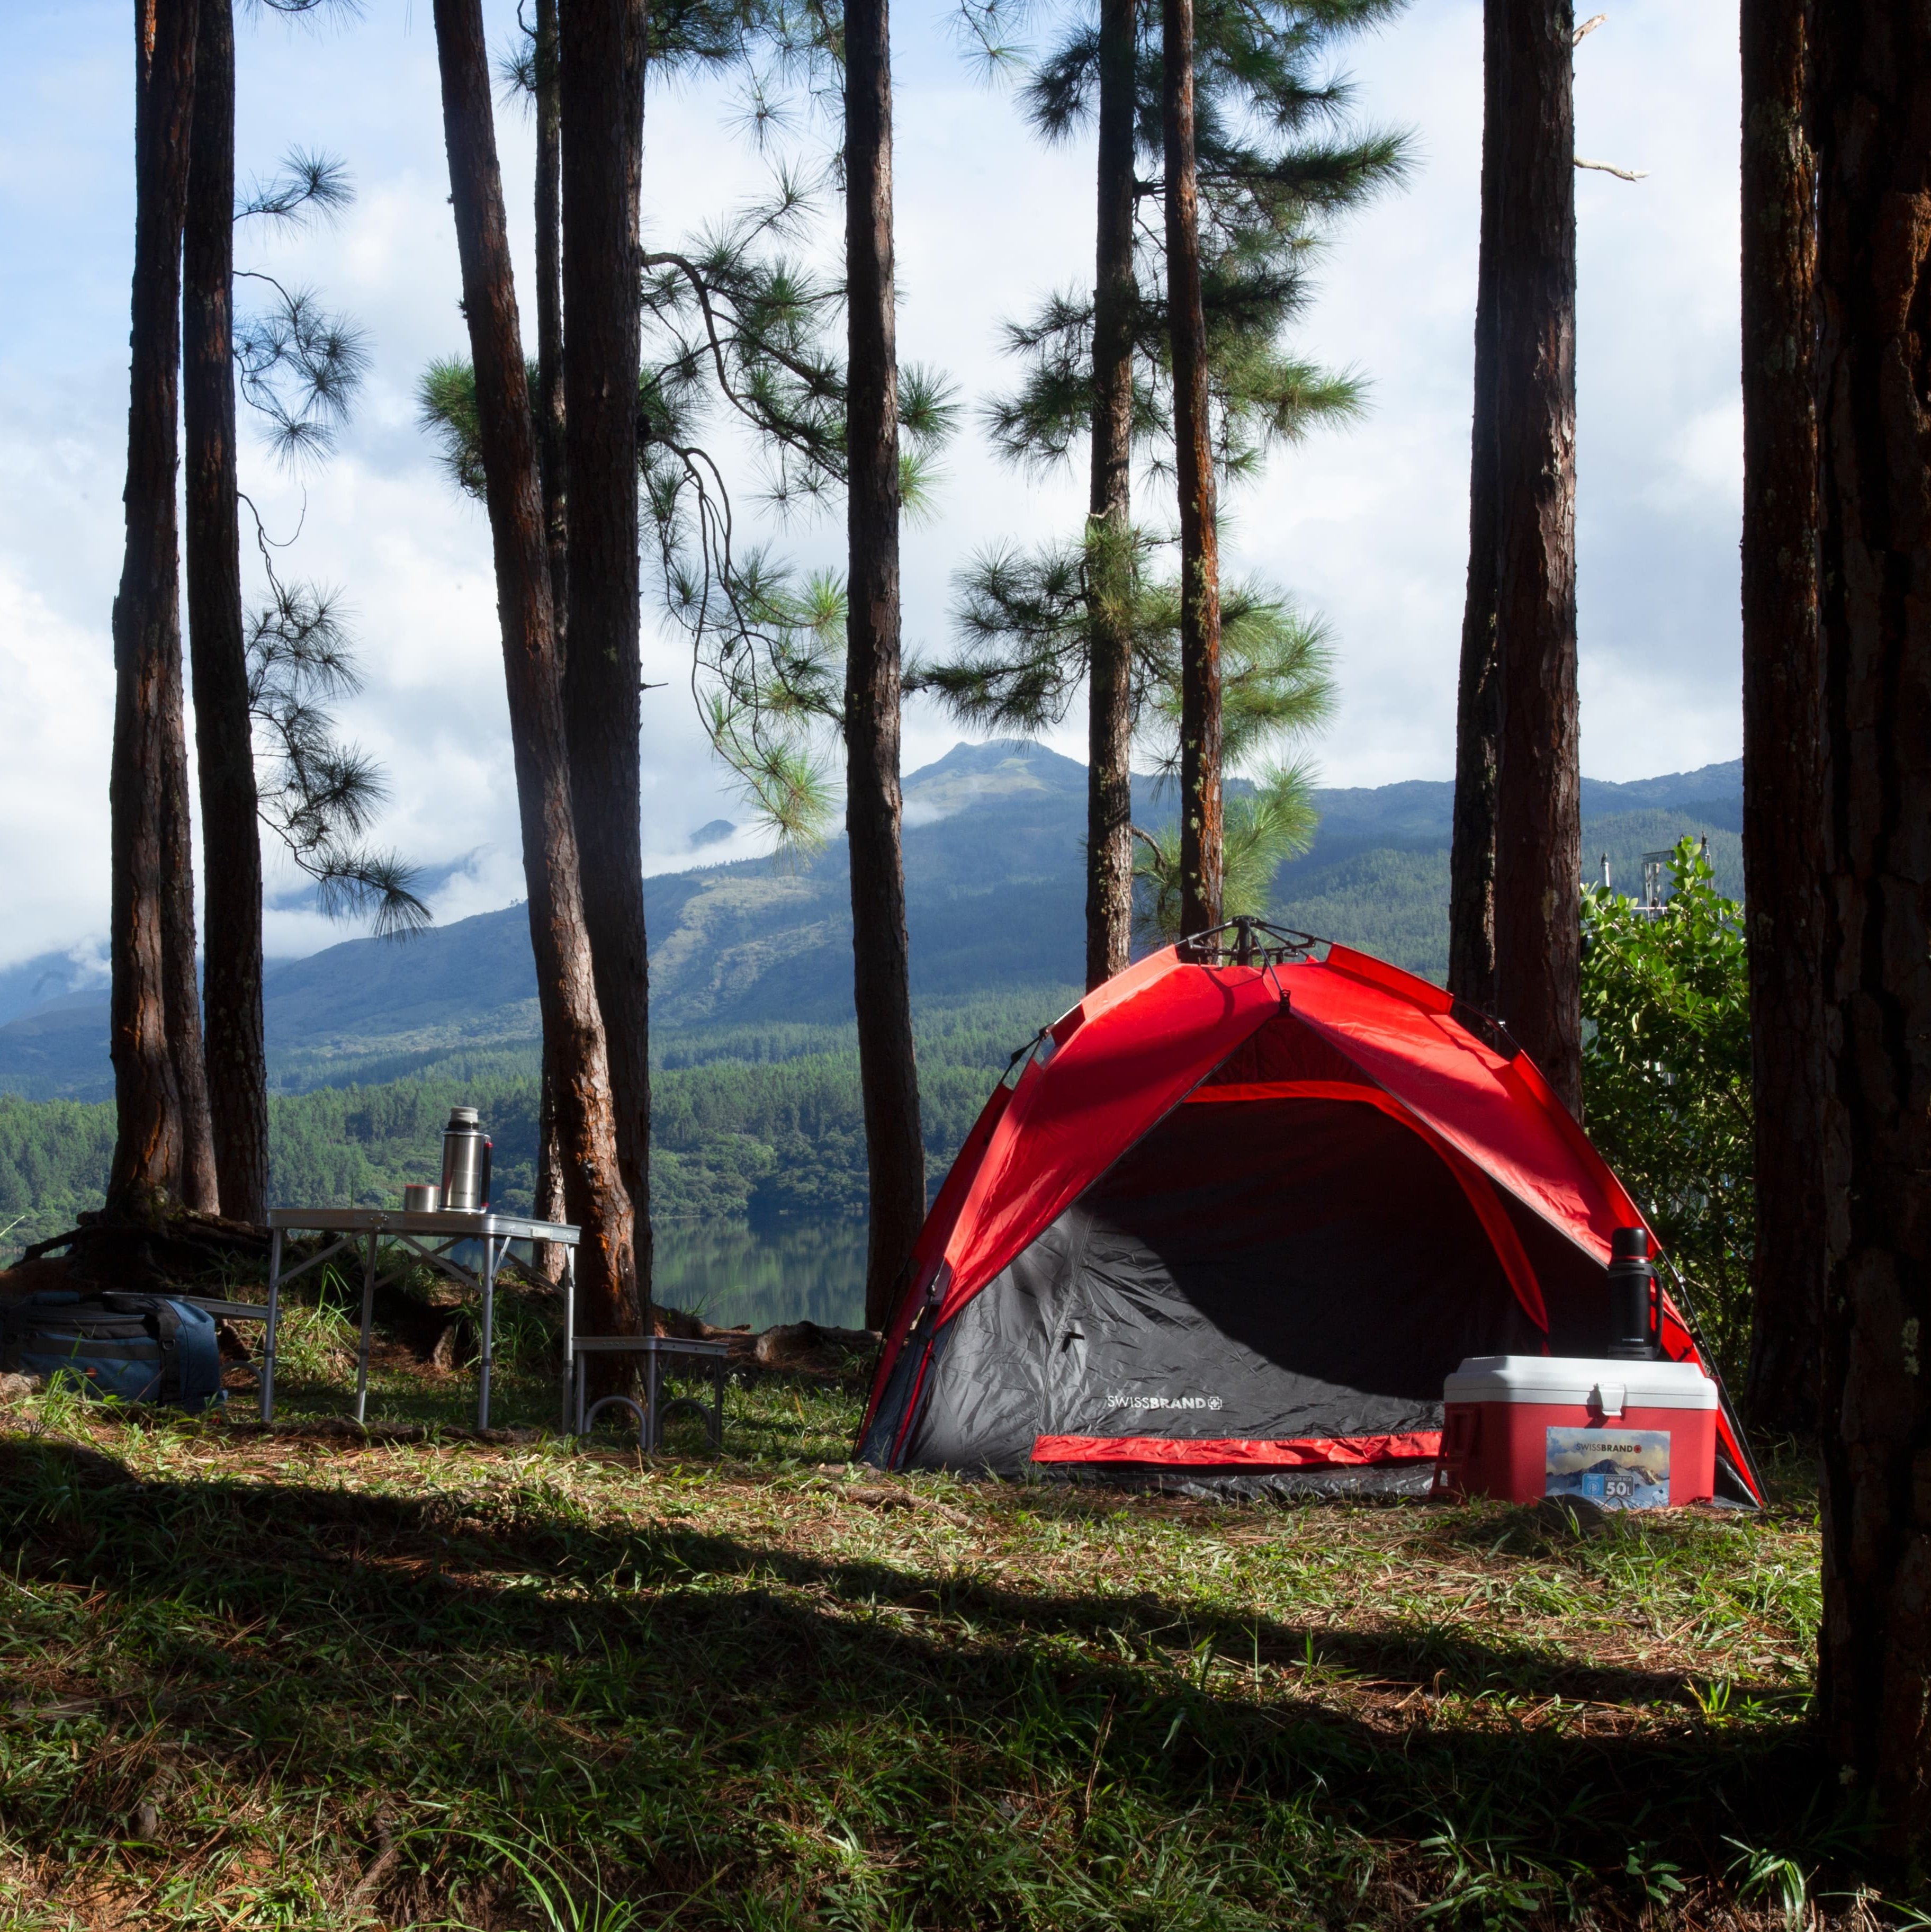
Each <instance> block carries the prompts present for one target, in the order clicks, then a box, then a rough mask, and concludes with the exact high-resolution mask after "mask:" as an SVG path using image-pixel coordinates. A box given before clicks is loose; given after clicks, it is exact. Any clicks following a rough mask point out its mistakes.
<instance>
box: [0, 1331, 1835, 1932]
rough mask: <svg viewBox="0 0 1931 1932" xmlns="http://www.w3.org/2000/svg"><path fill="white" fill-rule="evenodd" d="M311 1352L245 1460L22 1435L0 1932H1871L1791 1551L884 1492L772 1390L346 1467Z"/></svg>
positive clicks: (841, 1439)
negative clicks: (647, 1428)
mask: <svg viewBox="0 0 1931 1932" xmlns="http://www.w3.org/2000/svg"><path fill="white" fill-rule="evenodd" d="M339 1342H340V1337H339V1334H333V1333H330V1332H328V1328H327V1325H326V1324H324V1325H322V1327H321V1328H319V1329H318V1332H317V1334H316V1336H315V1337H313V1343H314V1346H313V1349H311V1350H310V1353H309V1355H307V1357H306V1358H304V1363H303V1365H302V1367H301V1370H300V1371H299V1372H297V1371H296V1370H295V1369H294V1368H293V1367H291V1368H290V1370H289V1379H288V1381H287V1382H286V1385H285V1394H286V1409H285V1411H284V1419H283V1420H279V1421H277V1425H276V1426H275V1427H274V1428H272V1429H270V1430H263V1429H262V1428H260V1427H259V1426H256V1425H253V1424H250V1423H249V1422H247V1421H245V1420H243V1419H242V1418H241V1416H240V1415H238V1416H237V1417H235V1418H232V1419H221V1418H215V1419H211V1420H208V1421H192V1420H185V1419H181V1418H164V1417H163V1416H161V1415H159V1414H156V1413H148V1414H141V1413H138V1412H126V1413H123V1414H121V1415H115V1414H113V1413H112V1412H107V1411H105V1410H103V1409H97V1408H92V1407H86V1406H82V1405H81V1404H79V1403H76V1402H75V1401H73V1400H70V1399H69V1398H67V1397H65V1396H64V1395H62V1394H60V1393H59V1392H58V1391H55V1392H54V1393H52V1394H49V1395H47V1396H44V1397H40V1398H38V1399H37V1400H35V1401H34V1402H33V1403H29V1404H28V1405H25V1406H22V1407H20V1408H16V1409H13V1410H6V1411H0V1553H4V1555H0V1604H4V1609H0V1674H4V1695H0V1902H4V1908H5V1909H4V1910H0V1924H5V1925H7V1926H9V1927H21V1928H40V1927H67V1926H88V1927H93V1926H118V1925H127V1926H136V1925H138V1926H140V1927H211V1928H212V1927H223V1928H252V1927H331V1928H334V1927H357V1926H376V1925H385V1926H403V1925H409V1926H424V1927H429V1926H447V1927H457V1926H463V1927H546V1928H547V1927H576V1928H589V1927H600V1928H602V1932H619V1928H622V1927H663V1926H673V1925H674V1926H677V1927H691V1928H701V1927H743V1928H746V1932H751V1928H760V1932H762V1928H774V1932H775V1928H778V1927H826V1928H829V1927H853V1928H858V1927H878V1928H889V1927H922V1928H923V1927H932V1928H946V1927H962V1928H963V1927H1006V1926H1018V1927H1036V1928H1040V1932H1047V1928H1052V1932H1061V1928H1063V1932H1108V1928H1116V1927H1117V1928H1121V1932H1125V1929H1126V1928H1134V1929H1135V1932H1138V1928H1146V1932H1154V1929H1155V1928H1159V1932H1168V1929H1169V1928H1180V1932H1187V1929H1189V1928H1196V1927H1198V1928H1202V1932H1205V1928H1210V1927H1215V1928H1218V1927H1226V1928H1236V1927H1243V1928H1244V1927H1256V1928H1258V1927H1299V1926H1307V1927H1315V1926H1320V1927H1342V1926H1346V1925H1355V1924H1361V1925H1373V1926H1390V1927H1417V1928H1420V1927H1478V1926H1497V1925H1503V1924H1517V1923H1535V1924H1555V1923H1558V1922H1567V1921H1571V1920H1574V1919H1579V1920H1580V1921H1582V1922H1586V1923H1593V1924H1602V1925H1605V1926H1609V1925H1618V1924H1629V1925H1636V1924H1650V1923H1654V1922H1657V1921H1664V1920H1667V1921H1670V1922H1672V1923H1683V1924H1700V1923H1703V1922H1706V1921H1721V1922H1723V1923H1724V1924H1732V1923H1742V1924H1762V1925H1764V1926H1766V1927H1768V1926H1771V1925H1774V1924H1777V1925H1780V1924H1785V1923H1786V1921H1788V1922H1790V1923H1792V1924H1795V1923H1798V1922H1799V1921H1802V1920H1804V1919H1805V1918H1806V1917H1807V1915H1810V1914H1811V1913H1813V1912H1815V1911H1816V1909H1817V1907H1818V1906H1819V1903H1820V1902H1821V1903H1822V1906H1823V1907H1824V1909H1825V1911H1826V1912H1828V1913H1831V1914H1839V1913H1843V1912H1846V1911H1847V1910H1852V1909H1855V1911H1857V1912H1863V1913H1864V1914H1866V1915H1867V1916H1866V1918H1865V1920H1864V1921H1863V1922H1870V1921H1869V1919H1868V1913H1869V1909H1870V1904H1871V1903H1872V1898H1871V1896H1870V1894H1863V1895H1861V1897H1859V1898H1858V1899H1857V1900H1855V1901H1850V1902H1847V1900H1846V1897H1839V1896H1834V1894H1849V1893H1850V1892H1852V1891H1855V1872H1856V1870H1857V1868H1858V1859H1857V1855H1856V1850H1855V1843H1854V1841H1853V1840H1852V1838H1850V1837H1849V1835H1847V1833H1846V1830H1845V1828H1844V1826H1843V1820H1840V1818H1839V1817H1837V1815H1836V1814H1834V1811H1832V1809H1831V1805H1830V1804H1829V1802H1828V1801H1827V1800H1826V1799H1822V1798H1819V1797H1818V1796H1816V1792H1815V1788H1814V1785H1813V1779H1812V1773H1811V1769H1810V1757H1809V1755H1808V1754H1807V1749H1806V1739H1805V1730H1804V1726H1805V1713H1806V1709H1807V1700H1808V1698H1809V1694H1810V1671H1811V1658H1812V1649H1813V1628H1814V1625H1815V1622H1816V1616H1817V1611H1818V1597H1817V1589H1818V1586H1817V1575H1816V1526H1815V1520H1814V1516H1813V1514H1812V1512H1811V1511H1810V1509H1809V1508H1808V1507H1807V1505H1786V1506H1785V1507H1783V1508H1780V1509H1779V1510H1778V1511H1775V1512H1774V1513H1773V1514H1771V1515H1770V1516H1768V1517H1766V1518H1763V1519H1759V1520H1744V1519H1740V1518H1738V1517H1729V1516H1723V1515H1720V1514H1717V1513H1714V1512H1711V1513H1703V1512H1680V1513H1675V1514H1671V1515H1669V1516H1667V1517H1648V1518H1644V1519H1641V1520H1627V1521H1624V1522H1617V1523H1612V1524H1611V1526H1609V1528H1608V1529H1607V1530H1606V1531H1605V1532H1603V1533H1602V1534H1600V1535H1597V1536H1595V1537H1594V1538H1588V1539H1582V1538H1576V1537H1573V1536H1570V1535H1566V1534H1561V1535H1558V1534H1557V1533H1555V1532H1553V1531H1552V1530H1551V1529H1549V1528H1548V1527H1546V1526H1544V1525H1543V1524H1542V1523H1540V1521H1539V1520H1538V1519H1537V1517H1535V1515H1534V1514H1533V1513H1532V1512H1528V1511H1520V1510H1515V1509H1510V1508H1504V1507H1500V1506H1495V1505H1471V1506H1462V1507H1456V1508H1419V1507H1417V1506H1414V1505H1405V1506H1389V1505H1366V1504H1355V1505H1320V1506H1304V1507H1285V1508H1284V1507H1279V1506H1264V1505H1241V1506H1222V1505H1215V1504H1211V1503H1204V1502H1193V1501H1189V1500H1186V1499H1181V1498H1177V1497H1171V1496H1169V1497H1151V1496H1132V1495H1129V1494H1125V1493H1119V1492H1116V1491H1112V1490H1090V1489H1069V1488H1066V1487H1060V1486H1057V1485H1000V1484H993V1485H976V1484H964V1483H961V1482H958V1481H953V1480H951V1479H949V1478H937V1477H918V1478H880V1477H878V1476H877V1475H875V1474H874V1473H873V1472H857V1473H856V1474H853V1473H851V1472H847V1470H846V1469H845V1468H844V1457H845V1456H846V1454H847V1453H848V1448H849V1445H850V1437H851V1432H852V1428H853V1423H854V1421H855V1418H856V1403H855V1400H854V1399H853V1397H851V1396H850V1394H844V1393H840V1392H838V1391H835V1390H827V1389H825V1388H816V1387H810V1386H807V1385H802V1384H800V1383H797V1382H784V1381H781V1380H778V1379H765V1380H763V1381H760V1382H757V1384H756V1385H754V1386H752V1387H751V1388H743V1389H733V1391H732V1394H731V1397H730V1408H729V1412H728V1421H727V1432H726V1454H725V1456H724V1457H721V1458H718V1459H709V1458H706V1457H704V1456H703V1454H702V1453H701V1451H700V1447H699V1439H698V1436H697V1432H696V1431H695V1430H692V1431H691V1434H690V1436H689V1437H688V1440H684V1439H680V1440H679V1442H678V1443H677V1444H676V1446H675V1447H674V1448H673V1451H672V1452H671V1453H667V1454H664V1455H662V1456H660V1457H655V1458H652V1459H649V1460H645V1459H642V1458H640V1457H639V1456H638V1455H637V1453H636V1451H635V1450H634V1448H629V1449H625V1448H623V1447H622V1446H621V1445H620V1444H619V1441H618V1439H617V1438H616V1436H614V1435H613V1436H611V1437H610V1438H609V1439H607V1440H604V1441H602V1442H599V1443H598V1445H595V1446H593V1447H591V1448H587V1449H580V1448H577V1446H575V1445H572V1444H571V1443H569V1442H565V1441H562V1440H559V1439H556V1438H555V1437H553V1436H549V1435H546V1434H544V1433H541V1426H542V1425H544V1424H547V1423H548V1422H549V1421H550V1419H551V1418H552V1416H553V1413H554V1411H553V1401H554V1396H553V1385H551V1384H550V1382H548V1381H547V1379H545V1378H544V1377H543V1376H541V1375H540V1374H538V1373H536V1372H535V1367H534V1366H532V1367H529V1368H526V1369H525V1370H521V1371H519V1370H517V1367H515V1366H514V1364H511V1365H510V1366H509V1367H508V1369H507V1370H506V1372H505V1373H504V1375H503V1376H502V1381H501V1383H500V1385H499V1386H500V1387H501V1388H502V1399H503V1412H504V1414H505V1415H507V1416H508V1417H510V1418H512V1420H514V1421H518V1422H519V1423H520V1424H522V1425H523V1426H520V1427H514V1428H512V1429H510V1430H505V1431H500V1432H494V1433H493V1439H490V1440H481V1439H477V1438H476V1437H475V1436H474V1434H473V1432H466V1431H465V1430H463V1428H462V1427H460V1424H462V1423H463V1421H466V1420H467V1419H468V1418H469V1399H470V1386H471V1385H470V1383H469V1380H468V1379H467V1378H466V1376H460V1375H455V1376H440V1377H439V1376H435V1375H433V1373H429V1372H427V1371H424V1370H416V1369H413V1368H411V1367H406V1366H399V1365H397V1364H394V1363H393V1362H391V1361H387V1360H385V1361H384V1362H382V1364H379V1371H378V1373H377V1374H376V1378H375V1380H374V1382H373V1389H374V1402H373V1406H372V1416H373V1417H376V1418H377V1420H378V1422H379V1426H377V1427H373V1428H372V1429H371V1430H369V1431H367V1432H364V1431H361V1430H355V1428H354V1427H352V1425H349V1424H345V1423H343V1421H340V1419H339V1418H340V1412H341V1411H342V1409H343V1408H344V1407H345V1406H346V1400H347V1397H346V1382H345V1379H344V1376H343V1368H342V1364H341V1360H340V1353H339ZM534 1352H535V1351H534V1348H533V1347H532V1355H533V1354H534Z"/></svg>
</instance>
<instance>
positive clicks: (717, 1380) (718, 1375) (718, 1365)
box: [711, 1355, 725, 1454]
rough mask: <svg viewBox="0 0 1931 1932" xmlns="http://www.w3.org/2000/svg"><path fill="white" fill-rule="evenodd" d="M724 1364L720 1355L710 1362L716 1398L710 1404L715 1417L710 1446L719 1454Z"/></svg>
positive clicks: (721, 1450) (722, 1423)
mask: <svg viewBox="0 0 1931 1932" xmlns="http://www.w3.org/2000/svg"><path fill="white" fill-rule="evenodd" d="M724 1367H725V1364H724V1357H723V1356H721V1355H720V1356H719V1357H718V1359H717V1360H716V1361H715V1362H713V1363H712V1364H711V1381H712V1385H713V1387H714V1388H715V1390H716V1399H715V1401H713V1403H712V1405H711V1413H712V1415H713V1416H715V1418H716V1421H715V1422H714V1423H713V1424H712V1429H711V1447H712V1448H713V1449H715V1450H716V1451H718V1452H719V1454H722V1453H723V1450H724Z"/></svg>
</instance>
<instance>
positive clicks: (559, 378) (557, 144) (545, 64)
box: [535, 0, 570, 667]
mask: <svg viewBox="0 0 1931 1932" xmlns="http://www.w3.org/2000/svg"><path fill="white" fill-rule="evenodd" d="M556 8H557V0H536V49H535V65H536V458H537V474H538V478H539V480H540V481H541V485H542V490H543V527H544V533H545V538H546V541H547V543H548V544H549V548H550V608H551V610H553V612H554V613H555V618H556V641H557V650H558V652H559V656H560V657H561V658H562V661H563V662H564V663H565V666H566V667H567V665H568V637H569V623H568V612H569V607H570V598H569V583H570V574H569V556H570V552H569V521H568V514H567V511H566V507H565V506H566V505H567V504H568V500H569V499H568V492H567V490H566V489H565V467H566V465H567V463H568V456H567V453H566V452H565V449H564V445H563V133H562V130H563V96H562V77H561V73H560V68H561V58H560V47H559V40H558V31H559V30H558V26H557V19H556Z"/></svg>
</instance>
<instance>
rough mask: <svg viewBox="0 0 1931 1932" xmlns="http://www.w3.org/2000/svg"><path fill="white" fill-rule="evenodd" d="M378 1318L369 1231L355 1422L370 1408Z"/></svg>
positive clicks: (357, 1353)
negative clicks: (371, 1335)
mask: <svg viewBox="0 0 1931 1932" xmlns="http://www.w3.org/2000/svg"><path fill="white" fill-rule="evenodd" d="M375 1319H376V1233H375V1230H374V1229H373V1228H372V1229H370V1231H369V1253H368V1259H367V1260H366V1261H364V1262H363V1264H362V1337H361V1342H360V1343H359V1344H358V1346H357V1348H356V1350H355V1420H356V1421H358V1422H360V1421H362V1420H363V1419H364V1417H365V1416H366V1415H367V1412H368V1407H369V1331H370V1328H371V1327H373V1325H374V1322H375Z"/></svg>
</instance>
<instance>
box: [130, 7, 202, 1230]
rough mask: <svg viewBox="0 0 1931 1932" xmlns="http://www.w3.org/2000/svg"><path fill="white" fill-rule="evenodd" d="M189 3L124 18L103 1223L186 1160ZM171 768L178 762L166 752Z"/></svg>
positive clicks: (164, 1193)
mask: <svg viewBox="0 0 1931 1932" xmlns="http://www.w3.org/2000/svg"><path fill="white" fill-rule="evenodd" d="M199 11H200V10H199V6H198V5H197V4H196V0H141V4H140V5H139V6H138V7H136V13H135V23H134V25H135V60H136V71H135V95H134V98H135V109H134V274H133V298H132V308H133V330H132V350H133V355H132V365H133V368H132V375H131V381H130V400H129V405H128V412H127V489H126V492H125V495H124V502H125V505H126V511H127V547H126V551H125V555H124V559H123V562H122V565H121V586H120V590H119V592H118V595H116V596H115V600H114V617H113V625H114V669H115V701H114V749H113V764H112V778H111V781H110V784H109V821H110V826H111V836H112V907H111V923H110V932H109V952H110V956H111V959H112V992H111V995H110V1000H109V1008H110V1048H111V1052H112V1058H113V1062H114V1097H115V1102H116V1103H117V1104H116V1112H117V1128H116V1133H115V1143H114V1160H113V1164H112V1169H111V1170H110V1172H109V1179H108V1187H107V1208H108V1212H109V1214H110V1215H112V1216H115V1217H128V1218H133V1219H148V1218H150V1217H153V1216H154V1215H155V1214H158V1213H160V1212H163V1211H165V1210H166V1208H167V1207H168V1205H169V1204H170V1203H172V1202H179V1201H180V1200H181V1198H182V1194H183V1163H184V1157H185V1156H186V1154H187V1149H186V1146H185V1138H184V1122H183V1117H182V1109H181V1086H180V1082H179V1078H178V1070H177V1064H176V1061H175V1057H174V1055H173V1054H172V1052H171V1051H170V1046H171V1039H172V1035H171V1032H170V1023H171V1022H172V1021H173V1020H174V1019H175V1017H176V1016H175V1014H173V1013H171V1012H170V1010H169V975H168V972H167V961H166V921H167V917H168V906H167V897H168V892H169V871H168V868H169V861H170V859H172V860H174V861H175V862H176V863H178V858H179V855H178V853H171V852H170V851H169V849H168V845H167V841H166V836H165V828H166V823H167V821H168V817H169V811H170V809H171V801H170V799H169V795H168V794H169V784H170V780H171V777H172V771H173V767H172V766H171V765H170V762H169V745H168V742H167V741H168V734H169V729H170V726H172V730H173V731H174V733H175V734H176V743H177V745H178V733H179V731H180V728H181V619H180V612H179V582H180V577H179V569H180V564H179V554H178V536H177V532H176V526H175V466H176V463H177V460H178V450H177V446H176V442H175V407H176V404H177V400H178V395H179V389H178V370H179V366H180V350H181V335H180V317H179V309H180V300H181V232H182V227H183V224H184V220H185V217H186V213H187V164H188V142H189V139H190V135H191V132H192V129H193V115H194V54H195V41H196V33H197V31H198V27H199ZM178 755H179V756H180V757H181V759H182V761H183V762H184V758H185V754H184V753H178Z"/></svg>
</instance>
